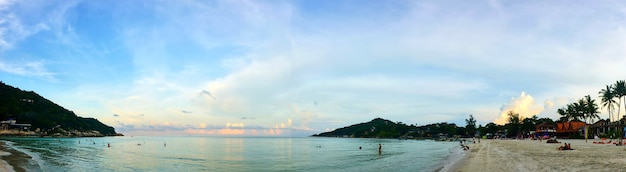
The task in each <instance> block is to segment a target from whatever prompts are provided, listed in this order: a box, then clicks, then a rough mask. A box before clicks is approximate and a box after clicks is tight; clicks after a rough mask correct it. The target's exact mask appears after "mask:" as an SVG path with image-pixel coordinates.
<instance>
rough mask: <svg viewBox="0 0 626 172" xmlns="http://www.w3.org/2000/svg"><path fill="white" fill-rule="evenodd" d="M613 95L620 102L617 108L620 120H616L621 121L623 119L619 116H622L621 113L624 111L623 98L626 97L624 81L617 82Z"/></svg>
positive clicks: (625, 83) (625, 82)
mask: <svg viewBox="0 0 626 172" xmlns="http://www.w3.org/2000/svg"><path fill="white" fill-rule="evenodd" d="M613 94H615V96H616V97H617V101H618V102H617V103H618V106H617V118H618V119H616V120H619V119H621V117H620V116H619V115H620V111H621V109H622V106H620V105H623V104H622V98H623V97H624V96H626V81H624V80H619V81H616V82H615V85H613Z"/></svg>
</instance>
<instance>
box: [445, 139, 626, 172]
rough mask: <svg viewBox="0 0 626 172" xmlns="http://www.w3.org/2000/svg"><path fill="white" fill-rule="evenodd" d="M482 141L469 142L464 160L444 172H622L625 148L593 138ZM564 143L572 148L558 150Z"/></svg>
mask: <svg viewBox="0 0 626 172" xmlns="http://www.w3.org/2000/svg"><path fill="white" fill-rule="evenodd" d="M559 141H560V142H562V143H554V144H549V143H546V142H545V141H543V142H539V141H533V140H484V139H483V140H481V143H480V144H470V145H469V146H470V151H469V152H468V155H467V157H466V159H463V160H461V161H460V162H459V163H458V165H457V166H456V167H453V168H451V169H449V170H446V171H468V172H470V171H471V172H473V171H625V170H626V147H623V146H615V145H606V144H605V145H600V144H593V140H589V141H588V143H585V140H559ZM563 142H566V143H571V145H572V148H573V149H575V150H567V151H562V150H558V149H557V148H558V147H559V146H562V145H563Z"/></svg>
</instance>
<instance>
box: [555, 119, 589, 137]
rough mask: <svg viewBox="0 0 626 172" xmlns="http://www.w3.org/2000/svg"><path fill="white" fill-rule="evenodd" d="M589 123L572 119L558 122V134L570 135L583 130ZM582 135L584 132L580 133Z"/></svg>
mask: <svg viewBox="0 0 626 172" xmlns="http://www.w3.org/2000/svg"><path fill="white" fill-rule="evenodd" d="M585 125H587V124H586V123H585V122H579V121H570V122H559V123H556V135H558V136H570V135H571V134H573V133H578V132H580V131H582V129H583V127H585ZM580 134H581V135H582V134H584V133H580Z"/></svg>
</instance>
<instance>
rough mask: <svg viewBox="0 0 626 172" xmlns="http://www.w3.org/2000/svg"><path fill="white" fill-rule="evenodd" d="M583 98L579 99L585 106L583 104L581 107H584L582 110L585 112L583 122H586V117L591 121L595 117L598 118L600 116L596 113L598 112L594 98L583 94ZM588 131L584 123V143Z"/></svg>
mask: <svg viewBox="0 0 626 172" xmlns="http://www.w3.org/2000/svg"><path fill="white" fill-rule="evenodd" d="M583 99H584V100H583ZM583 99H581V100H582V101H583V103H584V104H585V106H583V109H584V111H583V112H584V114H585V115H584V118H585V123H587V119H589V121H590V122H591V121H593V119H595V118H600V116H598V113H600V112H599V111H598V105H597V104H596V100H594V99H591V96H589V95H587V96H585V98H583ZM588 133H589V127H588V126H587V125H585V143H586V142H587V134H588Z"/></svg>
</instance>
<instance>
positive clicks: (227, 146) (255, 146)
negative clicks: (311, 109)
mask: <svg viewBox="0 0 626 172" xmlns="http://www.w3.org/2000/svg"><path fill="white" fill-rule="evenodd" d="M3 140H7V141H9V145H11V146H12V147H14V148H16V149H18V150H21V151H24V152H26V153H28V154H29V155H31V156H33V159H34V160H35V161H37V162H38V164H39V166H40V167H41V169H42V171H434V170H436V169H437V168H438V167H437V166H438V165H441V163H442V162H443V161H444V159H445V158H446V156H448V155H449V154H450V153H451V151H452V152H453V151H456V150H457V149H458V145H459V144H458V143H456V142H434V141H416V140H393V139H353V138H350V139H349V138H318V137H305V138H259V137H200V136H198V137H196V136H176V137H104V138H60V139H58V138H3ZM79 142H80V143H79ZM379 143H380V144H382V154H380V155H379V154H378V144H379ZM108 144H110V146H111V147H108V146H107V145H108ZM359 147H361V148H362V149H359Z"/></svg>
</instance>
